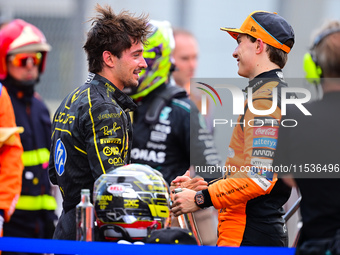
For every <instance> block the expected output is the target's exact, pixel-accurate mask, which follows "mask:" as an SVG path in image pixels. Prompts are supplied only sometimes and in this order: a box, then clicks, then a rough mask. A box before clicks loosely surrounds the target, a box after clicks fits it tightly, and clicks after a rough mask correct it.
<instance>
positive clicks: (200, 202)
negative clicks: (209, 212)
mask: <svg viewBox="0 0 340 255" xmlns="http://www.w3.org/2000/svg"><path fill="white" fill-rule="evenodd" d="M195 204H196V205H197V206H198V207H200V208H205V207H209V206H212V205H213V203H212V202H211V198H210V194H209V191H208V189H204V190H200V191H198V192H197V193H196V195H195Z"/></svg>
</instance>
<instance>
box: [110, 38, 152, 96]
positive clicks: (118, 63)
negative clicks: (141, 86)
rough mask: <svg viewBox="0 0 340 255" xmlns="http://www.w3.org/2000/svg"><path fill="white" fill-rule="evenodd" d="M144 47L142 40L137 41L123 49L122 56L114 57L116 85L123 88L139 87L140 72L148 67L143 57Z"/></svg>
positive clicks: (113, 73)
mask: <svg viewBox="0 0 340 255" xmlns="http://www.w3.org/2000/svg"><path fill="white" fill-rule="evenodd" d="M143 51H144V47H143V44H142V43H141V42H138V43H135V44H133V45H132V46H131V48H129V49H127V50H125V51H123V53H122V56H121V57H120V58H118V57H114V68H113V69H112V75H113V77H114V81H113V83H114V85H115V86H116V87H117V88H119V89H120V90H122V89H123V88H124V87H127V88H128V87H137V86H138V80H139V73H140V72H141V71H142V69H144V68H146V67H147V64H146V62H145V59H144V58H143Z"/></svg>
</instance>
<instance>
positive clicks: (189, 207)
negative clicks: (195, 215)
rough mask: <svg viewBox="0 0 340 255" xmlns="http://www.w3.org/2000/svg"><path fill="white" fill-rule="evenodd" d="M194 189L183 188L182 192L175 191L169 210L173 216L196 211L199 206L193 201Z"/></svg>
mask: <svg viewBox="0 0 340 255" xmlns="http://www.w3.org/2000/svg"><path fill="white" fill-rule="evenodd" d="M195 195H196V191H193V190H190V189H183V191H182V192H179V193H176V194H175V195H174V196H173V197H174V202H173V204H172V208H171V212H172V213H173V214H174V216H176V217H177V216H180V215H181V214H183V213H190V212H196V211H198V210H199V209H200V208H199V207H198V206H197V205H196V203H195Z"/></svg>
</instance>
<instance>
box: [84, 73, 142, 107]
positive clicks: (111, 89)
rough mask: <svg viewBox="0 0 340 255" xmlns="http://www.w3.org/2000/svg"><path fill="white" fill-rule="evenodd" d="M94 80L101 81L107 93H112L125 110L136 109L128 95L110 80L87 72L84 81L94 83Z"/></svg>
mask: <svg viewBox="0 0 340 255" xmlns="http://www.w3.org/2000/svg"><path fill="white" fill-rule="evenodd" d="M96 80H97V81H101V82H103V83H104V84H105V86H106V87H107V93H109V94H111V95H112V98H114V99H115V100H116V102H117V103H118V104H119V106H120V107H122V109H123V110H124V111H125V112H129V111H134V110H136V109H137V105H136V104H135V103H134V102H133V100H132V99H131V98H130V97H129V96H128V95H126V94H125V93H124V92H122V91H121V90H120V89H118V88H117V87H116V86H115V85H114V84H113V83H112V82H110V81H109V80H108V79H106V78H104V77H103V76H101V75H99V74H94V73H89V75H88V78H87V80H86V83H90V82H92V84H94V83H95V81H96ZM100 84H101V83H100V82H98V85H100Z"/></svg>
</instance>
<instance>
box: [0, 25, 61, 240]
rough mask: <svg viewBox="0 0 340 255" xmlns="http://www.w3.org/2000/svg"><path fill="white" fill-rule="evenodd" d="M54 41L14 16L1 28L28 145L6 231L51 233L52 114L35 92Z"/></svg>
mask: <svg viewBox="0 0 340 255" xmlns="http://www.w3.org/2000/svg"><path fill="white" fill-rule="evenodd" d="M50 49H51V46H50V45H49V44H48V43H47V41H46V38H45V36H44V34H43V33H42V32H41V31H40V30H39V29H38V28H37V27H35V26H34V25H32V24H30V23H27V22H25V21H24V20H20V19H15V20H13V21H11V22H9V23H8V24H7V25H5V26H4V27H3V28H2V29H1V31H0V61H1V63H2V64H1V66H0V81H1V82H2V83H3V85H4V86H5V87H6V88H7V90H8V94H9V95H10V97H11V100H12V104H13V108H14V113H15V117H16V122H17V125H18V126H22V127H24V129H25V132H24V133H22V134H21V142H22V145H23V148H24V153H23V155H22V160H23V164H24V167H25V168H24V172H23V175H22V190H21V195H20V198H19V200H18V203H17V205H16V210H15V212H14V214H13V215H12V217H11V220H10V221H9V222H8V223H5V225H4V236H15V237H30V238H52V234H53V232H54V228H55V227H54V221H55V220H56V219H57V217H56V215H55V209H56V207H57V203H56V200H55V198H54V197H53V196H52V195H51V184H50V181H49V179H48V172H47V167H48V160H49V155H50V151H49V150H50V145H51V120H50V114H49V112H48V109H47V107H46V105H45V104H44V103H43V101H42V99H41V97H40V96H39V95H38V94H37V92H35V86H36V85H37V84H38V83H39V78H40V75H41V74H42V73H43V72H44V70H45V65H46V56H47V52H48V51H50Z"/></svg>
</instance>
